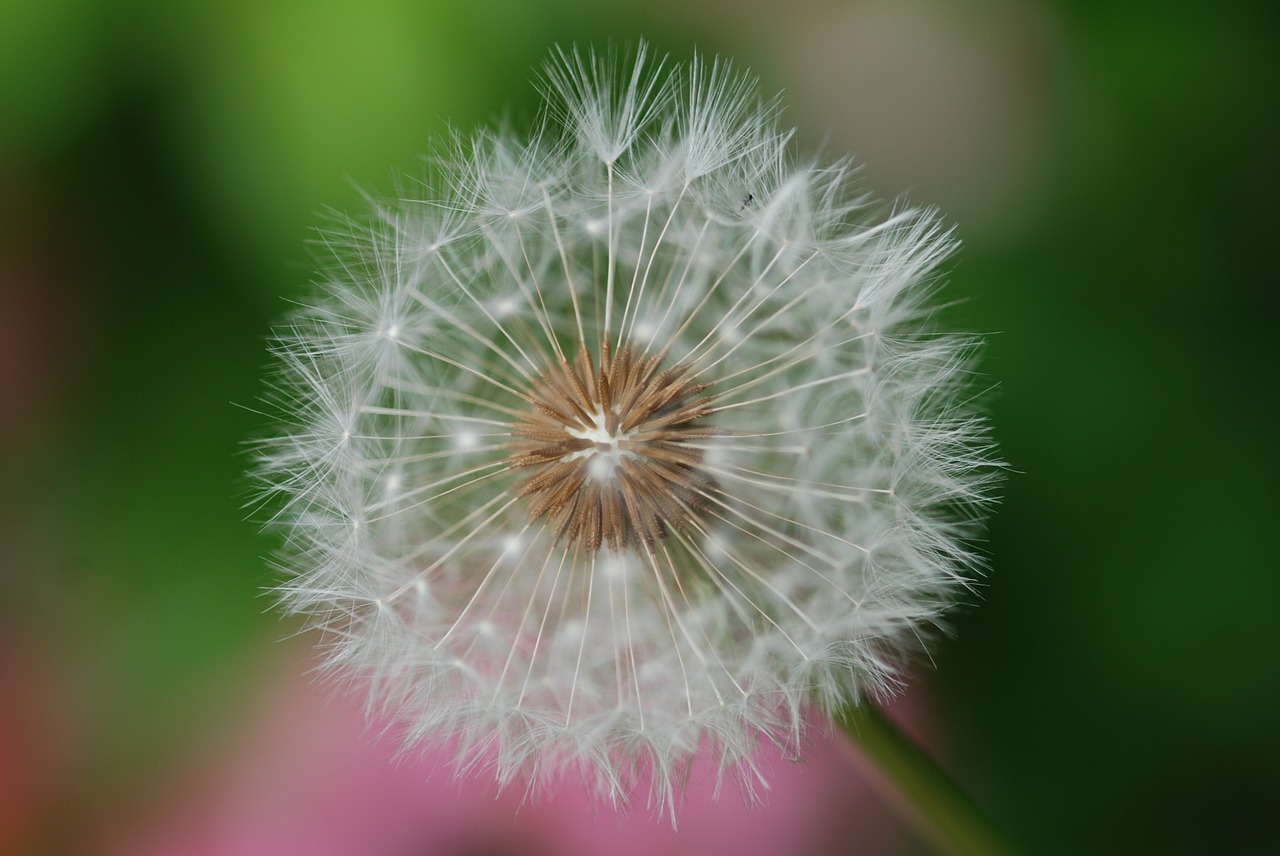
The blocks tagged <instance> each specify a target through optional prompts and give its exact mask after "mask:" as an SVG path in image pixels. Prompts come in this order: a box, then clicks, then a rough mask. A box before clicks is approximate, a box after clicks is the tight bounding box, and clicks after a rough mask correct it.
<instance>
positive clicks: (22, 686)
mask: <svg viewBox="0 0 1280 856" xmlns="http://www.w3.org/2000/svg"><path fill="white" fill-rule="evenodd" d="M1278 19H1280V14H1278V13H1277V6H1276V5H1275V4H1274V3H1258V4H1255V5H1250V4H1245V3H1240V2H1223V3H1219V4H1214V5H1212V6H1211V5H1210V4H1204V3H1199V2H1170V0H1165V2H1159V3H1157V2H1145V1H1144V0H1138V2H1126V3H1110V2H1092V0H1077V1H1076V2H1068V0H854V1H853V2H836V0H788V2H785V3H774V2H765V0H745V2H743V0H737V2H734V0H646V2H623V3H612V4H603V3H596V2H589V0H543V2H529V3H518V2H509V3H503V2H496V0H473V2H470V3H465V4H464V3H456V2H446V0H363V2H359V3H356V2H339V0H306V2H303V0H265V2H264V0H219V2H211V1H210V0H193V2H185V3H170V2H164V0H114V2H112V0H98V2H95V1H94V0H42V2H39V3H37V2H24V0H0V852H2V853H6V854H7V853H14V854H26V853H30V854H47V856H54V854H99V853H101V854H121V855H122V856H124V854H150V853H157V854H159V853H168V854H207V856H250V854H262V856H273V854H282V855H283V856H290V854H304V853H305V854H328V853H334V854H339V853H346V854H371V856H384V854H385V856H409V854H441V856H455V854H456V856H462V854H477V856H478V854H491V856H497V854H516V853H546V854H567V856H576V854H588V853H605V852H609V853H618V854H625V853H632V852H637V853H640V852H671V853H677V852H690V853H692V852H698V853H715V852H733V853H737V854H744V853H758V854H778V856H791V854H806V853H868V854H871V853H901V854H912V853H915V854H923V853H929V852H932V851H931V850H930V848H929V845H928V844H927V843H926V842H925V841H923V840H921V839H920V838H919V837H917V836H916V835H915V834H914V833H912V832H911V831H910V830H909V829H908V828H906V827H905V826H903V825H902V823H901V822H900V821H898V820H897V819H896V815H894V814H892V812H891V809H890V807H889V803H888V802H886V801H885V800H884V799H883V798H882V797H880V796H877V795H876V792H875V791H874V790H873V789H871V788H869V787H868V786H867V783H868V782H869V781H871V780H873V779H874V775H873V774H871V773H869V772H868V771H866V770H865V769H863V768H860V767H858V766H857V763H856V761H850V760H849V759H848V758H847V757H846V755H845V747H843V746H842V745H841V744H840V743H839V742H838V741H836V742H832V741H829V740H823V739H819V741H818V742H817V743H816V744H815V749H814V752H813V753H812V757H811V760H810V762H809V763H808V764H807V765H803V766H799V767H796V766H792V765H787V764H785V763H782V762H779V763H778V765H777V770H776V779H775V787H774V789H773V791H772V792H771V794H770V798H769V803H768V805H766V807H764V808H763V809H756V810H753V811H747V810H745V809H743V808H742V806H741V801H740V800H739V799H738V798H737V796H736V795H734V794H733V793H732V792H731V790H732V789H729V791H730V792H727V793H726V794H725V795H724V796H723V797H722V800H721V802H720V803H715V802H713V801H712V800H711V797H710V790H711V788H710V786H709V785H706V784H705V783H703V784H702V785H697V786H695V787H694V788H693V796H692V797H691V804H690V806H689V807H688V808H687V810H686V812H685V816H684V818H683V821H684V822H683V826H682V830H681V832H680V833H679V834H674V835H673V834H672V833H671V832H670V830H669V828H668V825H667V824H666V821H664V820H663V819H661V818H657V819H654V818H652V817H650V816H649V815H648V814H647V813H646V812H645V811H644V810H643V809H641V810H639V811H637V812H633V813H632V814H631V815H629V816H627V817H615V816H614V815H613V814H612V813H610V812H607V811H598V812H596V813H594V814H593V813H592V812H591V810H590V809H589V808H587V807H586V806H585V805H584V803H583V801H582V799H581V797H580V795H574V794H573V793H568V794H566V795H564V796H562V797H561V798H559V799H555V800H551V801H542V802H536V803H534V804H531V805H523V806H521V801H520V799H519V796H520V795H519V794H515V795H512V794H507V795H501V796H495V795H494V794H493V792H492V789H490V788H487V787H486V785H485V783H483V782H463V783H461V784H455V783H452V782H451V780H450V776H449V774H448V772H447V771H446V770H444V769H442V768H441V765H440V764H439V762H438V760H437V761H433V760H432V759H430V758H428V759H425V760H423V761H419V762H417V763H401V764H398V765H390V766H389V765H387V764H386V763H385V756H386V754H387V753H388V752H389V748H388V745H387V742H386V740H385V739H380V738H379V736H378V734H377V733H376V732H370V731H368V730H366V729H364V728H363V726H361V725H360V720H359V716H358V713H357V712H355V711H354V710H353V707H352V705H351V704H350V703H349V702H347V701H344V700H343V699H341V698H337V697H334V696H333V695H332V694H331V693H329V692H327V691H325V690H323V689H317V688H315V687H314V686H312V685H311V684H310V682H309V680H308V678H307V675H306V670H307V669H309V668H310V667H311V665H312V662H311V660H310V659H309V654H308V650H307V648H308V642H309V640H308V639H306V638H303V639H300V640H298V639H284V640H283V641H282V637H286V636H287V635H288V634H289V633H291V632H292V630H293V629H295V628H294V627H293V626H292V625H289V624H288V623H286V622H282V620H281V619H280V618H279V617H277V615H276V614H275V613H274V612H273V611H272V610H271V602H270V598H269V597H268V596H266V595H264V590H265V589H266V588H267V587H268V586H269V585H270V584H271V583H272V581H273V574H272V571H271V570H270V569H269V568H268V567H267V565H266V563H265V562H264V560H263V556H264V555H265V554H267V553H268V552H269V551H270V549H271V546H272V545H271V543H270V539H269V538H268V537H266V536H263V535H261V534H259V532H258V531H257V528H256V526H255V524H254V523H253V522H252V521H249V520H247V519H246V512H245V510H244V508H243V507H242V502H243V500H244V495H245V490H246V488H247V483H246V480H245V478H244V476H243V475H242V473H243V470H244V469H245V467H246V463H247V462H246V458H245V456H244V449H245V446H244V443H245V441H246V439H247V438H250V437H252V436H254V435H255V434H257V433H260V432H261V430H262V428H263V424H264V423H263V419H262V417H261V416H259V415H258V414H257V413H256V412H254V407H255V402H256V401H257V398H258V396H259V394H260V392H261V389H262V388H261V385H260V384H261V380H260V379H261V375H262V371H261V370H262V367H263V365H264V363H265V361H266V358H265V337H266V335H267V333H268V331H269V329H270V326H271V324H272V323H273V322H274V321H277V320H279V319H280V317H281V316H282V315H283V314H284V313H285V312H287V311H288V308H289V306H290V303H289V301H290V300H292V299H297V298H298V297H300V296H301V295H303V294H305V292H306V290H307V287H308V283H309V282H310V278H311V273H310V262H309V254H308V250H307V248H306V243H307V241H308V240H310V239H311V238H312V237H314V228H315V226H316V225H317V224H319V223H320V222H321V220H322V214H323V212H324V211H325V210H326V209H328V208H332V209H337V210H346V211H356V212H358V211H359V210H361V206H362V203H361V198H360V190H361V189H365V190H370V191H373V192H375V193H377V192H387V191H390V190H391V189H392V188H393V187H394V176H395V175H396V174H397V173H408V174H413V173H415V172H416V171H418V169H419V166H418V165H419V160H418V158H419V156H420V155H422V154H423V153H424V152H425V151H426V150H427V147H428V146H429V144H430V139H431V136H432V135H433V134H435V133H438V132H440V131H442V130H443V129H445V128H446V126H447V125H448V124H452V125H454V126H456V127H459V128H462V129H470V128H473V127H475V126H477V125H478V124H481V123H486V122H490V121H492V120H493V119H495V118H496V117H500V116H504V115H509V116H512V117H515V118H516V120H517V121H519V120H520V118H521V117H527V116H529V115H530V114H531V112H532V110H533V104H534V89H533V86H532V85H531V80H532V78H533V75H534V72H533V70H532V69H533V68H534V67H535V66H537V65H538V64H539V63H540V62H541V61H542V60H543V59H544V57H545V56H546V54H547V51H548V49H549V47H550V46H551V45H552V44H555V43H560V44H569V43H573V42H577V43H580V44H582V43H595V44H600V43H602V42H604V41H605V40H607V39H613V40H615V41H624V40H628V39H634V38H635V37H637V36H641V35H643V36H645V37H647V38H648V39H650V40H651V42H652V43H653V45H654V47H655V48H656V49H657V50H658V51H660V52H669V53H671V54H672V56H673V57H674V58H676V59H687V58H688V57H689V56H691V54H692V52H693V49H694V47H695V46H697V47H698V48H699V49H700V50H702V51H705V52H708V53H721V54H727V55H731V56H733V57H735V58H736V59H737V60H738V61H739V62H740V63H741V64H742V65H746V66H749V67H751V68H752V69H753V70H754V71H755V72H756V73H758V74H759V75H760V77H761V78H762V81H763V87H764V88H765V89H766V90H770V91H776V90H783V89H785V91H786V98H787V101H788V103H789V105H790V106H789V107H788V110H787V113H786V114H785V118H786V120H788V121H789V122H791V123H793V124H795V125H797V126H799V127H800V128H801V129H802V133H801V134H800V141H801V145H802V147H803V148H806V149H814V148H817V147H822V148H823V149H824V150H826V151H829V152H834V153H843V152H846V151H852V152H854V153H855V154H856V155H857V156H858V157H859V158H860V159H862V160H864V161H865V169H864V173H863V175H864V177H865V180H866V182H867V184H868V185H869V186H870V187H872V188H873V189H875V190H876V191H877V192H878V193H879V194H880V195H882V196H886V197H894V196H898V195H900V194H906V195H907V196H908V197H909V198H910V199H911V200H913V201H915V202H919V203H924V204H932V205H937V206H939V207H941V208H942V209H943V210H944V211H945V212H946V213H947V215H948V217H949V218H950V219H952V220H953V221H954V222H955V223H956V224H957V228H958V233H959V235H960V236H961V237H962V238H963V240H964V242H965V247H964V249H963V251H962V252H961V253H960V254H959V256H958V257H957V258H956V259H955V260H954V262H953V263H952V264H951V265H950V271H951V272H950V282H951V284H950V287H949V291H948V294H949V295H950V296H951V297H952V298H954V299H955V300H956V304H955V305H954V306H952V307H951V308H950V309H948V310H947V311H948V312H949V313H950V315H951V316H952V317H953V323H954V325H955V326H958V327H961V328H963V329H973V330H980V331H985V332H988V333H990V334H991V335H990V339H989V344H988V348H987V352H986V359H985V363H984V369H985V371H986V373H987V374H988V375H989V377H990V379H991V385H992V386H993V387H994V392H993V399H992V407H991V410H992V416H993V420H994V425H995V432H996V435H997V436H998V438H999V441H1000V443H1001V445H1002V448H1003V454H1004V456H1005V457H1006V459H1007V460H1008V461H1009V463H1010V465H1011V472H1010V475H1009V477H1008V480H1007V483H1006V485H1005V488H1004V500H1003V503H1002V506H1001V508H1000V510H999V513H998V515H997V516H996V517H995V519H994V520H993V523H992V527H991V531H990V540H989V542H988V543H987V545H986V547H987V549H988V550H989V553H990V556H991V562H990V565H991V568H990V574H989V577H988V578H987V580H986V585H985V587H984V588H983V589H982V592H981V597H980V598H974V599H973V603H971V604H969V605H968V606H966V607H965V608H963V609H961V610H960V611H958V612H957V613H956V615H955V620H954V630H955V638H954V639H951V640H947V641H945V642H943V643H941V644H938V645H936V646H935V650H934V652H933V659H934V663H932V664H925V665H924V666H922V667H921V669H920V670H919V675H918V679H917V681H916V684H915V686H914V688H913V689H912V690H911V692H910V693H909V694H908V696H907V698H906V699H904V704H903V705H902V706H901V710H902V712H903V713H902V715H904V716H906V717H907V718H908V719H909V720H910V721H912V722H914V723H915V725H914V726H913V727H915V728H916V729H917V731H918V732H919V733H921V734H923V735H924V736H925V737H926V739H927V740H928V741H929V742H930V743H931V744H932V745H933V746H934V747H935V749H936V751H937V752H938V753H939V754H940V756H941V757H942V758H943V759H944V762H945V763H946V765H947V766H948V767H949V768H950V769H952V770H953V771H954V772H955V774H956V776H957V777H958V778H959V779H960V780H961V781H962V782H964V783H965V785H966V786H967V787H968V788H970V789H971V790H972V791H973V792H974V793H975V795H976V796H977V798H978V799H979V800H980V801H981V802H982V803H983V804H984V805H985V806H987V807H988V809H989V810H990V812H991V814H993V815H994V816H995V817H996V818H998V820H999V821H1000V823H1002V824H1003V825H1004V826H1005V827H1006V828H1007V829H1008V830H1009V831H1010V833H1011V834H1012V835H1013V837H1014V838H1016V839H1017V840H1019V841H1020V842H1021V843H1022V845H1023V847H1024V852H1027V853H1035V854H1041V853H1043V854H1081V853H1089V854H1133V853H1162V854H1184V853H1185V854H1204V853H1215V854H1263V853H1274V852H1276V851H1277V848H1280V833H1278V832H1277V828H1276V825H1275V819H1274V815H1273V812H1274V808H1275V805H1276V803H1277V798H1278V797H1280V789H1278V787H1277V781H1278V779H1280V775H1278V771H1280V739H1278V738H1277V736H1276V722H1277V721H1280V704H1278V702H1280V666H1278V665H1277V660H1278V658H1277V654H1280V632H1278V631H1280V619H1278V618H1277V609H1278V604H1280V560H1278V559H1277V555H1278V554H1277V550H1276V549H1275V542H1276V538H1277V535H1280V507H1278V506H1280V502H1278V501H1277V497H1278V496H1280V490H1278V485H1277V481H1278V478H1280V468H1277V455H1276V451H1275V447H1276V445H1277V437H1278V436H1280V435H1278V432H1277V429H1276V424H1277V423H1276V419H1275V416H1276V413H1275V410H1276V408H1275V406H1274V405H1275V402H1276V398H1277V393H1278V392H1280V384H1278V383H1277V372H1278V370H1280V361H1277V360H1276V351H1275V347H1274V345H1275V339H1276V327H1277V323H1278V322H1280V312H1277V309H1278V308H1280V307H1278V306H1277V297H1276V295H1277V275H1276V267H1277V262H1276V250H1277V247H1278V246H1280V243H1278V242H1280V228H1278V227H1280V218H1278V216H1277V209H1278V207H1280V206H1278V204H1277V199H1280V180H1278V172H1280V170H1278V169H1277V161H1276V158H1277V153H1280V119H1278V117H1280V108H1278V104H1277V92H1280V87H1278V86H1277V83H1278V82H1280V80H1278V78H1280V75H1278V74H1277V71H1278V62H1277V57H1278V53H1277V46H1276V40H1277V33H1280V20H1278Z"/></svg>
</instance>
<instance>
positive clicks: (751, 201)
mask: <svg viewBox="0 0 1280 856" xmlns="http://www.w3.org/2000/svg"><path fill="white" fill-rule="evenodd" d="M755 204H756V195H755V194H754V193H748V194H747V195H746V196H744V197H742V207H741V208H739V209H738V210H739V211H746V210H747V209H748V208H750V207H751V206H752V205H755Z"/></svg>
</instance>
